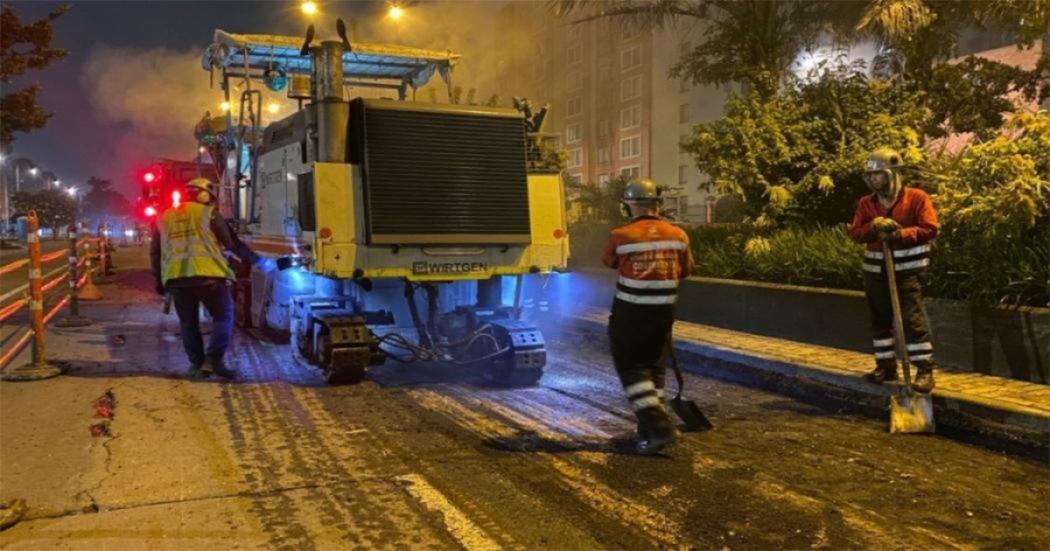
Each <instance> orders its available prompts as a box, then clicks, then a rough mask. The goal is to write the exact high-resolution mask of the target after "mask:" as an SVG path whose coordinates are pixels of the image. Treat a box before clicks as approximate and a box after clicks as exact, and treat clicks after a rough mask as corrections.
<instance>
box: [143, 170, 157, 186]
mask: <svg viewBox="0 0 1050 551" xmlns="http://www.w3.org/2000/svg"><path fill="white" fill-rule="evenodd" d="M142 179H143V180H145V181H146V183H147V184H148V183H151V182H153V180H156V179H157V175H156V174H154V173H152V172H147V173H145V174H143V175H142Z"/></svg>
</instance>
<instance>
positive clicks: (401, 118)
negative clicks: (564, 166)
mask: <svg viewBox="0 0 1050 551" xmlns="http://www.w3.org/2000/svg"><path fill="white" fill-rule="evenodd" d="M337 31H338V32H337V34H338V37H339V38H338V39H337V40H325V41H320V42H318V41H315V40H314V29H313V27H312V26H311V27H310V29H308V31H307V33H306V38H305V39H303V38H298V37H287V36H272V35H243V34H231V33H227V32H224V31H222V30H217V31H216V32H215V37H214V43H213V44H212V45H211V46H210V47H209V48H208V49H207V50H206V52H205V53H204V55H203V58H202V62H203V67H204V69H206V70H209V71H211V72H212V75H213V79H214V76H215V75H216V74H217V73H218V74H219V75H220V76H221V85H222V89H223V91H224V92H225V99H226V101H227V102H231V101H233V102H234V103H236V102H237V100H238V99H239V103H240V105H239V106H238V107H234V108H233V109H230V110H228V112H227V115H226V129H225V131H220V132H218V135H219V136H218V139H212V140H211V142H212V143H211V144H209V147H212V148H213V149H212V150H213V152H216V151H217V152H218V154H219V155H221V158H224V160H225V162H224V163H222V164H223V165H224V166H223V168H224V174H223V182H222V189H223V193H222V198H221V201H222V202H223V203H224V204H223V205H222V206H221V208H222V209H223V212H224V213H225V214H226V215H227V216H230V217H232V218H234V219H235V220H236V221H237V226H238V228H239V229H238V235H239V238H240V239H241V240H243V241H244V242H245V243H246V244H247V245H249V246H250V247H251V248H252V249H253V250H255V251H256V252H257V253H259V254H261V255H265V257H267V258H268V259H269V262H267V263H266V264H267V265H266V266H255V267H253V268H252V269H251V271H250V273H249V274H246V276H245V277H244V278H243V279H242V280H241V281H239V283H238V288H239V290H240V292H239V298H240V300H238V308H239V309H240V310H241V312H240V315H239V316H238V318H239V319H243V320H245V321H246V322H249V323H251V324H252V325H253V326H255V327H256V328H258V329H259V330H267V331H276V332H279V334H286V335H288V337H289V342H290V344H291V347H292V352H293V354H294V355H296V357H297V358H299V359H300V360H302V361H305V362H307V363H309V364H312V365H315V366H317V367H319V368H320V369H321V370H323V372H324V374H325V377H326V379H327V380H328V381H329V382H330V383H333V384H336V383H353V382H357V381H359V380H361V379H362V378H363V377H364V375H365V372H366V368H367V367H369V366H376V365H380V364H383V363H384V362H386V361H387V360H388V359H389V360H394V361H401V362H416V361H419V362H436V363H447V364H461V365H462V364H466V365H476V366H478V368H479V369H480V372H481V373H482V375H483V376H484V377H485V378H486V379H487V380H488V381H490V382H491V383H493V384H499V385H514V386H518V385H530V384H534V383H535V382H536V381H537V380H538V379H539V378H540V376H541V375H542V372H543V366H544V364H545V363H546V351H545V348H544V340H543V336H542V335H541V334H540V332H539V331H538V330H537V329H536V327H534V326H533V325H531V324H529V323H527V322H525V321H522V320H521V319H520V315H519V314H520V303H521V289H522V277H523V276H526V275H528V274H544V273H551V272H557V271H561V270H564V269H565V267H566V264H567V260H568V253H569V243H568V236H567V235H566V231H565V228H566V219H565V196H564V186H563V181H562V179H561V176H560V172H559V168H558V166H557V162H551V161H550V156H549V155H548V156H546V157H545V158H541V157H543V155H542V154H540V149H539V148H538V146H537V139H538V137H539V136H541V135H540V134H539V133H538V132H539V130H540V128H539V127H540V126H541V124H542V118H543V116H544V114H545V112H546V109H545V108H544V109H541V110H540V111H539V112H537V113H532V112H531V111H529V109H528V108H527V106H525V108H524V109H522V108H521V107H522V105H523V104H522V102H520V101H518V100H515V103H516V105H518V107H519V109H510V108H495V107H482V106H475V105H456V104H451V103H447V104H442V103H423V102H415V101H409V100H408V99H407V96H408V94H409V93H410V92H412V93H413V95H414V92H415V90H416V89H418V88H419V87H421V86H424V85H426V84H427V82H428V81H429V80H430V79H431V77H432V76H434V75H435V74H436V75H438V76H439V77H440V78H441V79H442V81H443V83H444V87H445V88H446V89H447V90H448V92H449V97H450V99H451V97H452V87H451V76H452V69H453V65H454V64H455V62H456V61H457V60H458V56H456V55H454V54H452V53H451V52H447V51H446V52H439V51H428V50H421V49H416V48H410V47H404V46H394V45H378V44H364V43H357V42H354V43H351V42H350V40H348V38H347V36H346V31H345V27H344V25H343V24H342V21H339V22H338V24H337ZM260 82H262V83H263V86H265V87H266V88H268V89H269V90H270V91H278V90H281V89H283V88H287V90H288V95H289V97H291V98H293V99H296V100H298V105H299V107H298V109H297V110H296V111H295V112H294V113H293V114H291V115H288V116H287V117H285V118H283V119H281V120H276V121H273V122H270V123H269V124H267V125H266V126H264V127H263V126H262V125H261V123H260V121H261V120H262V111H261V104H262V100H261V94H260V93H261V91H262V86H260ZM238 89H239V91H240V98H236V97H231V96H232V95H235V94H233V92H234V91H235V90H238ZM357 90H362V91H368V90H383V91H386V93H388V94H389V95H393V96H396V98H397V99H393V98H391V99H381V98H374V97H373V98H363V97H352V96H353V93H354V92H355V91H357ZM362 93H363V92H362ZM372 95H375V94H374V93H373V94H372ZM228 105H229V104H227V106H228ZM234 113H237V116H234ZM216 143H217V144H220V145H221V147H220V148H219V149H215V148H214V146H215V144H216ZM555 157H556V156H555Z"/></svg>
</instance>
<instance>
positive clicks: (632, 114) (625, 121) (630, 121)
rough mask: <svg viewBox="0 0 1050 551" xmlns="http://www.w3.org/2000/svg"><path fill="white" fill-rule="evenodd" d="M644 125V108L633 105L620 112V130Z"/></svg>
mask: <svg viewBox="0 0 1050 551" xmlns="http://www.w3.org/2000/svg"><path fill="white" fill-rule="evenodd" d="M641 124H642V106H641V105H632V106H630V107H628V108H626V109H622V110H620V128H634V127H636V126H640V125H641Z"/></svg>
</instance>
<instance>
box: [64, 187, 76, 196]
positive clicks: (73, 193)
mask: <svg viewBox="0 0 1050 551" xmlns="http://www.w3.org/2000/svg"><path fill="white" fill-rule="evenodd" d="M66 193H68V194H69V196H70V197H76V196H77V186H70V187H69V189H67V190H66Z"/></svg>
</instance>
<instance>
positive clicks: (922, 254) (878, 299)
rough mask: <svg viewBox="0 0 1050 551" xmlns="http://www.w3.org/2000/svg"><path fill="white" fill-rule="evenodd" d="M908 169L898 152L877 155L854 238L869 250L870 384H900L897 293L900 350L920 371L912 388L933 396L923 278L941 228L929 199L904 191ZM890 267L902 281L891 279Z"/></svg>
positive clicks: (870, 165) (867, 179)
mask: <svg viewBox="0 0 1050 551" xmlns="http://www.w3.org/2000/svg"><path fill="white" fill-rule="evenodd" d="M902 165H903V163H902V160H901V156H900V155H899V154H898V153H897V152H896V151H893V150H892V149H886V148H882V149H877V150H875V151H874V152H872V153H871V156H870V157H869V158H868V161H867V164H866V165H865V168H864V181H865V183H867V184H868V187H870V188H871V190H872V192H873V193H872V194H871V195H866V196H864V197H862V198H861V199H860V202H859V204H858V205H857V212H856V214H855V215H854V216H853V225H852V227H850V230H849V233H850V237H852V238H853V240H854V241H856V242H857V243H863V244H864V245H865V250H864V294H865V295H866V296H867V299H868V309H869V312H870V314H871V331H872V339H873V344H874V350H875V369H874V370H873V371H871V372H870V373H868V375H867V378H868V379H869V380H870V381H872V382H876V383H882V382H884V381H894V380H896V379H897V356H898V354H895V346H896V345H899V344H901V343H897V342H896V340H895V338H894V334H895V332H894V317H895V311H894V310H895V308H894V304H893V302H894V301H893V298H894V297H893V296H892V295H891V293H893V294H896V295H897V298H899V303H900V304H899V308H898V309H897V310H899V312H898V314H899V317H898V319H899V320H901V323H900V325H901V326H902V327H900V328H898V329H899V331H898V332H897V334H903V335H904V340H905V343H903V346H900V347H899V348H896V349H897V350H901V351H902V352H903V354H904V357H902V358H901V359H902V360H906V361H908V362H909V363H910V364H911V365H914V366H915V368H916V371H917V373H916V375H915V380H914V381H913V382H912V383H911V388H912V389H913V390H915V391H918V392H922V393H928V392H930V391H931V390H933V385H934V382H933V369H934V367H935V365H934V362H933V343H931V342H930V331H929V327H928V324H927V321H926V313H925V310H924V309H923V305H922V282H921V281H920V276H921V274H922V273H923V272H924V271H925V268H926V267H927V266H929V264H930V241H931V240H932V239H933V238H934V236H936V235H937V228H938V227H939V224H938V223H937V213H936V212H935V211H934V209H933V202H932V201H931V200H930V197H929V195H927V194H926V193H925V192H924V191H922V190H920V189H917V188H910V187H904V185H903V181H902V179H901V174H900V170H901V168H902ZM887 254H890V258H887V257H886V255H887ZM888 267H892V269H893V271H894V274H893V275H894V276H896V277H888V276H889V274H887V269H888ZM894 280H895V281H894ZM894 283H895V284H896V285H894ZM894 287H895V288H894Z"/></svg>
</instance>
